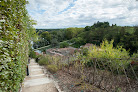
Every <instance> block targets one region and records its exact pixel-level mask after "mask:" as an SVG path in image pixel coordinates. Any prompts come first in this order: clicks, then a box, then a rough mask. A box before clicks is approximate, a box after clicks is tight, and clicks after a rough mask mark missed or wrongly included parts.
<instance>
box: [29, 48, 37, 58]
mask: <svg viewBox="0 0 138 92" xmlns="http://www.w3.org/2000/svg"><path fill="white" fill-rule="evenodd" d="M29 57H31V58H36V57H37V56H36V53H35V52H34V51H33V50H31V51H30V53H29Z"/></svg>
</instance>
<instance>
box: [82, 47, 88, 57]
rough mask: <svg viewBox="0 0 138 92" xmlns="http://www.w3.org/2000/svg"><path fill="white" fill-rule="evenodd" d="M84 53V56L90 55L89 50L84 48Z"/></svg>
mask: <svg viewBox="0 0 138 92" xmlns="http://www.w3.org/2000/svg"><path fill="white" fill-rule="evenodd" d="M82 53H83V55H84V56H87V55H88V49H87V48H83V49H82Z"/></svg>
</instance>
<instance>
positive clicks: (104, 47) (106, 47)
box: [88, 40, 130, 71]
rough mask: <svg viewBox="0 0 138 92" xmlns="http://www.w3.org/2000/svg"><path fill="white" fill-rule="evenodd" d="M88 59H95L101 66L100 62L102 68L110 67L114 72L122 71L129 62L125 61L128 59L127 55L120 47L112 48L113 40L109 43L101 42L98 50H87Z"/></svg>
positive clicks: (96, 48)
mask: <svg viewBox="0 0 138 92" xmlns="http://www.w3.org/2000/svg"><path fill="white" fill-rule="evenodd" d="M88 57H89V59H91V58H96V60H97V61H98V63H99V64H101V66H103V64H102V63H101V61H102V62H103V63H104V66H106V67H107V68H109V67H110V68H112V69H113V70H114V71H115V70H116V69H117V68H118V69H119V70H120V71H123V67H124V68H126V67H127V65H128V63H130V61H128V60H127V59H128V58H129V53H128V52H127V51H126V50H125V49H123V48H122V47H117V48H113V40H112V41H111V42H110V43H109V42H108V41H107V40H105V41H103V43H102V44H101V47H100V48H98V47H96V46H93V47H92V48H91V49H90V50H89V55H88ZM92 61H93V60H92ZM93 62H94V61H93ZM122 66H123V67H122Z"/></svg>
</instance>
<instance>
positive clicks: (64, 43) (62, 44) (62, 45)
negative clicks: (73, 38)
mask: <svg viewBox="0 0 138 92" xmlns="http://www.w3.org/2000/svg"><path fill="white" fill-rule="evenodd" d="M68 46H69V44H68V42H63V43H60V48H65V47H68Z"/></svg>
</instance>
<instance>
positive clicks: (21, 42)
mask: <svg viewBox="0 0 138 92" xmlns="http://www.w3.org/2000/svg"><path fill="white" fill-rule="evenodd" d="M26 4H27V1H26V0H0V92H1V91H2V92H7V91H8V92H18V91H19V88H20V84H21V82H22V81H23V79H24V77H25V75H26V64H27V61H28V52H29V44H30V41H31V40H32V38H33V36H34V35H35V31H34V28H33V26H32V25H33V23H34V21H33V20H30V17H29V15H28V12H27V10H26Z"/></svg>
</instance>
